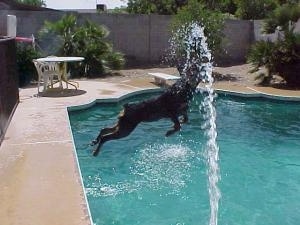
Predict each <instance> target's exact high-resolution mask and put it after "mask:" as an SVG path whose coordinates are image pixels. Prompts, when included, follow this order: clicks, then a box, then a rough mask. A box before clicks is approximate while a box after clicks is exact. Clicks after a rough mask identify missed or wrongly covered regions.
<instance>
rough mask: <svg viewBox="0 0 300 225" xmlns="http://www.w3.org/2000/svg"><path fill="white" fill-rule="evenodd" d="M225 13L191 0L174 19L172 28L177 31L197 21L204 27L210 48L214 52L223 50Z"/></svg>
mask: <svg viewBox="0 0 300 225" xmlns="http://www.w3.org/2000/svg"><path fill="white" fill-rule="evenodd" d="M224 19H225V17H224V15H223V14H222V13H220V12H218V11H212V10H209V9H207V8H206V7H205V5H204V4H202V3H200V2H198V1H197V0H190V1H189V2H188V4H187V5H186V6H184V7H182V8H181V9H180V10H179V11H178V13H177V15H175V16H174V17H173V19H172V25H171V27H172V30H173V32H177V30H178V29H181V28H182V26H185V25H187V24H189V23H191V22H197V23H198V24H199V25H201V26H203V27H204V34H205V36H206V37H207V42H208V46H209V49H210V50H212V51H213V52H214V53H217V52H220V51H221V42H222V38H223V27H224Z"/></svg>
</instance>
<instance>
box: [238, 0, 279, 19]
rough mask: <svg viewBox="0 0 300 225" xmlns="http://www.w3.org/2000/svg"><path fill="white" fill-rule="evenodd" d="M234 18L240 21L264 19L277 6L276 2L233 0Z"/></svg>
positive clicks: (268, 0)
mask: <svg viewBox="0 0 300 225" xmlns="http://www.w3.org/2000/svg"><path fill="white" fill-rule="evenodd" d="M235 3H236V5H237V11H236V16H237V17H238V18H240V19H245V20H251V19H264V18H265V17H266V16H267V14H268V13H269V12H271V11H272V10H274V9H275V8H276V7H277V6H278V5H277V1H276V0H235Z"/></svg>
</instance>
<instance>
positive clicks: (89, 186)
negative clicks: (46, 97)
mask: <svg viewBox="0 0 300 225" xmlns="http://www.w3.org/2000/svg"><path fill="white" fill-rule="evenodd" d="M147 97H148V96H146V95H141V96H137V97H130V98H129V99H127V100H124V101H121V102H119V103H102V104H98V105H95V106H93V107H91V108H89V109H87V110H80V111H74V112H70V113H69V116H70V123H71V128H72V132H73V136H74V142H75V146H76V151H77V155H78V160H79V164H80V168H81V173H82V177H83V182H84V186H85V189H86V192H87V198H88V203H89V207H90V210H91V214H92V219H93V221H94V223H96V224H97V225H100V224H105V225H108V224H124V225H134V224H143V225H148V224H149V225H150V224H151V225H152V224H158V225H160V224H161V225H166V224H174V225H175V224H178V225H179V224H181V225H183V224H185V225H190V224H191V225H194V224H195V225H196V224H208V221H209V213H210V212H209V210H210V208H209V199H208V193H207V175H206V162H205V158H204V155H203V151H204V146H205V142H206V139H205V135H204V130H202V128H201V126H202V122H203V118H202V117H201V114H200V113H199V110H198V106H197V102H200V101H201V96H197V97H196V99H195V101H194V102H193V104H192V106H191V110H190V111H191V112H190V114H189V116H190V122H189V124H185V125H183V128H182V130H181V131H180V132H179V133H177V134H175V135H173V136H171V137H168V138H166V137H164V134H165V132H166V131H167V130H168V129H169V127H170V126H171V125H172V124H171V122H170V121H168V120H160V121H157V122H152V123H143V124H140V125H139V126H138V127H137V129H136V130H135V131H134V132H133V133H132V134H131V135H130V136H129V137H127V138H124V139H121V140H117V141H111V142H108V143H106V144H105V145H104V146H103V147H102V150H101V152H100V154H99V156H98V157H96V158H95V157H93V156H92V154H91V151H92V148H91V147H89V146H88V144H89V142H90V141H91V140H92V139H94V138H95V137H96V135H97V134H98V132H99V130H100V129H101V128H102V127H104V126H107V125H112V124H114V123H115V121H116V117H117V115H118V113H119V110H120V109H121V107H122V104H124V103H125V102H128V101H139V100H141V99H143V98H147ZM216 109H217V122H216V123H217V131H218V138H217V141H218V145H219V148H220V160H219V166H220V173H221V180H220V182H219V188H220V190H221V193H222V198H221V199H220V206H219V224H221V225H223V224H224V225H225V224H228V225H229V224H230V225H233V224H236V225H241V224H251V225H253V224H255V225H260V224H261V225H267V224H270V225H271V224H272V225H276V224H278V225H281V224H289V225H296V224H298V222H299V221H300V204H299V202H300V191H299V190H300V179H299V177H300V113H299V112H300V110H299V109H300V104H299V103H288V102H279V101H270V100H265V99H249V98H247V99H246V98H239V97H228V96H227V97H226V96H220V97H218V98H217V100H216Z"/></svg>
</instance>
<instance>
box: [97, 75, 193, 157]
mask: <svg viewBox="0 0 300 225" xmlns="http://www.w3.org/2000/svg"><path fill="white" fill-rule="evenodd" d="M197 85H198V82H196V83H194V84H193V83H192V82H190V81H189V80H187V79H184V78H181V79H180V80H178V81H177V82H176V83H174V84H173V85H172V86H171V87H169V88H168V89H166V91H165V92H164V93H162V94H161V95H160V96H158V97H156V98H151V99H149V100H146V101H143V102H140V103H133V104H125V105H124V106H123V108H124V109H123V111H121V113H120V115H119V118H118V122H117V124H116V125H115V126H113V127H108V128H103V129H102V130H101V131H100V134H99V135H98V137H97V138H96V139H95V140H94V141H93V142H92V145H96V144H98V146H97V148H96V149H95V150H94V151H93V155H94V156H97V155H98V153H99V151H100V148H101V146H102V145H103V144H104V143H105V142H107V141H109V140H114V139H119V138H123V137H126V136H128V135H129V134H130V133H131V132H132V131H133V130H134V129H135V128H136V126H137V125H138V124H139V123H140V122H151V121H156V120H159V119H163V118H170V119H171V120H172V122H173V123H174V126H173V129H171V130H169V131H167V133H166V136H169V135H171V134H173V133H175V132H176V131H179V130H180V128H181V125H180V123H185V122H187V121H188V116H187V110H188V106H189V101H190V100H191V99H192V97H193V94H194V92H195V89H196V87H197Z"/></svg>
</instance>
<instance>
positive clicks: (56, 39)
mask: <svg viewBox="0 0 300 225" xmlns="http://www.w3.org/2000/svg"><path fill="white" fill-rule="evenodd" d="M108 34H109V32H108V30H107V29H106V28H105V27H103V26H100V25H97V24H95V23H92V22H90V21H88V20H87V21H85V23H84V24H83V25H82V26H78V25H77V18H76V17H75V16H74V15H66V16H64V17H63V18H62V19H61V20H59V21H57V22H55V23H51V22H46V23H45V25H44V27H43V28H42V29H41V31H40V36H41V39H42V40H43V39H44V41H45V40H47V42H48V43H47V45H48V46H51V45H52V49H56V51H55V52H51V54H54V55H61V56H70V55H76V56H82V57H84V58H85V60H84V62H83V63H81V64H79V65H71V67H70V68H71V73H72V75H79V74H85V75H86V76H88V77H91V76H99V75H102V74H105V73H108V72H110V70H111V69H120V68H122V67H123V65H124V63H125V61H124V57H123V55H122V54H121V53H119V52H114V51H113V48H112V45H111V44H110V43H109V42H108V41H106V37H107V36H108ZM49 37H51V39H50V40H49ZM49 41H50V43H51V44H49ZM57 43H58V44H57ZM53 46H58V48H55V47H53ZM75 73H77V74H75Z"/></svg>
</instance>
